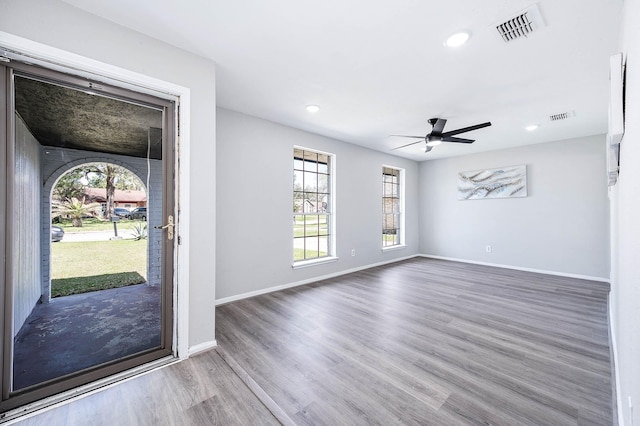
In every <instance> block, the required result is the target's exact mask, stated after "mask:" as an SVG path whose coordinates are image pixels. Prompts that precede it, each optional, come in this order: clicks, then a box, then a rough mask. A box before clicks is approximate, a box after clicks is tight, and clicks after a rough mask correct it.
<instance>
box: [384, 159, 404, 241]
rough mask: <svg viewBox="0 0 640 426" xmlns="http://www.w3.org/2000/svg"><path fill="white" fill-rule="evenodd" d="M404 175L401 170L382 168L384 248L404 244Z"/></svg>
mask: <svg viewBox="0 0 640 426" xmlns="http://www.w3.org/2000/svg"><path fill="white" fill-rule="evenodd" d="M402 175H403V171H402V170H401V169H395V168H393V167H388V166H383V167H382V248H385V247H392V246H399V245H402V244H404V241H403V235H402V234H403V233H404V226H403V219H404V218H403V214H402V210H403V197H402V192H403V188H402Z"/></svg>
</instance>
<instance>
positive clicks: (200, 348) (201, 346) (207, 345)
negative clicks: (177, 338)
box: [189, 340, 218, 356]
mask: <svg viewBox="0 0 640 426" xmlns="http://www.w3.org/2000/svg"><path fill="white" fill-rule="evenodd" d="M216 346H218V342H217V341H216V340H210V341H208V342H202V343H198V344H197V345H194V346H190V347H189V356H193V355H195V354H198V353H200V352H204V351H208V350H209V349H213V348H215V347H216Z"/></svg>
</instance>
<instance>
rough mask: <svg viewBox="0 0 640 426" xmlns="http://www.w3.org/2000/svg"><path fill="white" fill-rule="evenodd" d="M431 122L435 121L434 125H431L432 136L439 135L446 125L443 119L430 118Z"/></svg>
mask: <svg viewBox="0 0 640 426" xmlns="http://www.w3.org/2000/svg"><path fill="white" fill-rule="evenodd" d="M431 120H436V122H435V124H434V125H433V130H432V131H431V134H432V135H433V134H435V135H439V134H441V133H442V131H443V130H444V125H445V124H447V120H445V119H444V118H435V119H433V118H432V119H431ZM431 120H429V121H431Z"/></svg>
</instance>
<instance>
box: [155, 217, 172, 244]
mask: <svg viewBox="0 0 640 426" xmlns="http://www.w3.org/2000/svg"><path fill="white" fill-rule="evenodd" d="M174 226H175V225H174V224H173V215H169V217H168V218H167V224H166V225H164V226H154V228H155V229H166V230H167V239H168V240H169V241H171V240H173V227H174Z"/></svg>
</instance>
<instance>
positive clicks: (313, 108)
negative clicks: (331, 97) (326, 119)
mask: <svg viewBox="0 0 640 426" xmlns="http://www.w3.org/2000/svg"><path fill="white" fill-rule="evenodd" d="M307 111H309V112H318V111H320V107H319V106H318V105H307Z"/></svg>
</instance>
